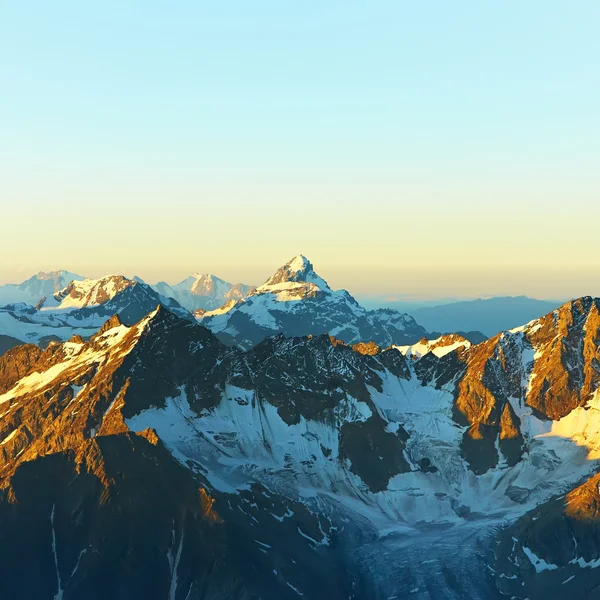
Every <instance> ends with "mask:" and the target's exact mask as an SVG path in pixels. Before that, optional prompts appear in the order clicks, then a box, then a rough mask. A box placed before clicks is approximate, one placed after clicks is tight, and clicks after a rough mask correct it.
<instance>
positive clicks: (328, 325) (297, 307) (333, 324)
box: [198, 255, 426, 348]
mask: <svg viewBox="0 0 600 600" xmlns="http://www.w3.org/2000/svg"><path fill="white" fill-rule="evenodd" d="M198 319H199V321H200V322H201V323H202V324H203V325H204V326H205V327H208V328H209V329H210V330H211V331H213V332H214V333H215V334H216V335H217V336H218V337H219V339H220V340H222V341H223V342H224V343H226V344H229V345H234V344H235V345H238V346H240V347H242V348H250V347H252V346H253V345H255V344H257V343H259V342H260V341H262V340H264V339H265V338H267V337H269V336H272V335H275V334H277V333H285V335H286V336H288V337H293V336H302V335H309V334H312V335H319V334H322V333H329V334H330V335H333V336H335V337H336V338H338V339H340V340H343V341H345V342H347V343H349V344H352V343H357V342H361V341H363V342H368V341H372V342H375V343H376V344H378V345H380V346H383V347H385V346H390V345H392V344H405V343H413V342H416V341H417V340H419V339H420V338H422V337H423V336H424V335H426V331H425V330H424V329H423V328H422V327H421V326H420V325H419V324H418V323H416V322H415V320H414V319H413V318H412V317H410V316H408V315H406V314H402V313H399V312H397V311H395V310H392V309H379V310H373V311H367V310H366V309H364V308H363V307H362V306H361V305H360V304H358V302H357V301H356V300H355V299H354V298H353V297H352V296H351V295H350V294H349V293H348V292H347V291H346V290H337V291H334V290H332V289H331V288H330V287H329V285H328V284H327V282H326V281H325V280H324V279H323V278H322V277H320V276H319V275H317V273H316V272H315V271H314V269H313V265H312V263H311V262H310V261H309V260H308V259H307V258H305V257H304V256H301V255H300V256H297V257H295V258H293V259H292V260H291V261H289V262H288V263H286V264H285V265H284V266H282V267H281V268H280V269H278V271H277V272H276V273H275V274H274V275H273V276H271V277H270V278H269V279H268V280H267V281H266V282H265V283H264V284H263V285H261V286H259V287H258V288H257V289H256V290H254V291H253V292H251V293H250V294H249V295H248V296H247V297H246V298H245V299H241V300H238V301H230V302H228V303H227V304H225V305H224V306H223V307H221V308H219V309H217V310H214V311H209V312H206V313H201V314H199V315H198Z"/></svg>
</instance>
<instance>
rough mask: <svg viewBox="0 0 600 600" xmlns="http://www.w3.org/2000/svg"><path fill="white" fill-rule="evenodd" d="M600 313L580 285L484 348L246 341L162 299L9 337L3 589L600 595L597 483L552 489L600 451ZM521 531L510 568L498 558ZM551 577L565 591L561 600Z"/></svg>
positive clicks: (0, 501)
mask: <svg viewBox="0 0 600 600" xmlns="http://www.w3.org/2000/svg"><path fill="white" fill-rule="evenodd" d="M300 283H306V282H305V281H303V280H302V281H300ZM308 283H310V282H308ZM280 284H281V281H278V282H275V283H271V284H269V285H280ZM599 306H600V301H598V300H596V299H592V298H582V299H580V300H577V301H574V302H571V303H568V304H566V305H564V306H562V307H561V308H560V309H558V310H557V311H554V312H553V313H550V314H549V315H547V316H545V317H543V318H542V319H540V320H538V321H536V322H534V323H530V324H528V325H527V326H525V327H522V328H517V329H515V330H513V331H510V332H505V333H503V334H500V335H497V336H496V337H494V338H492V339H490V340H487V341H485V342H483V343H482V344H478V345H470V344H469V343H468V342H467V341H466V340H464V339H463V338H459V337H458V336H455V337H448V338H446V339H440V340H436V341H435V342H434V343H421V345H417V346H418V348H417V347H416V346H415V347H412V348H411V350H410V352H409V351H408V350H406V349H395V348H390V349H387V350H381V349H379V348H378V347H377V346H376V345H375V344H372V343H371V344H364V343H361V344H357V345H356V346H354V347H350V346H348V345H346V344H345V343H343V342H341V341H339V340H336V339H335V338H330V337H329V336H327V335H322V336H313V337H303V338H285V337H284V336H281V335H280V336H275V337H272V338H269V339H266V340H264V341H263V342H262V343H259V344H257V345H256V346H255V347H254V348H252V349H251V350H249V351H246V352H244V351H241V350H238V349H236V348H230V347H227V346H225V345H223V344H222V343H221V342H220V341H219V340H218V339H217V338H216V337H215V336H214V335H213V334H212V333H211V332H210V331H208V330H207V329H205V328H204V327H201V326H199V325H197V324H196V323H194V322H192V321H190V320H186V319H181V318H179V317H178V316H176V315H175V314H173V313H172V312H171V311H169V310H167V309H165V308H164V307H160V306H159V308H158V309H155V310H153V311H152V312H151V313H149V314H148V315H146V316H145V317H144V318H143V319H142V320H141V321H139V322H138V323H137V324H135V325H132V326H127V325H124V324H122V323H121V321H120V319H119V318H118V317H114V318H111V319H109V320H108V321H107V323H106V324H105V325H104V326H103V327H102V329H101V330H100V331H99V332H97V333H96V334H95V335H94V336H92V338H91V339H90V340H89V341H88V342H84V341H83V340H82V339H81V338H78V337H74V338H73V339H72V340H70V341H68V342H66V343H62V344H51V345H50V346H48V348H47V349H46V350H42V349H40V348H39V347H38V346H34V345H24V346H19V347H16V348H12V349H10V350H9V351H8V352H7V353H6V354H5V355H4V356H3V357H1V358H0V406H1V408H2V411H1V412H2V417H1V418H0V489H1V490H2V491H1V493H0V564H2V565H3V568H2V571H3V572H2V581H3V589H4V590H8V591H9V592H10V597H11V598H32V597H35V598H41V599H44V598H56V597H60V598H63V600H68V599H69V598H81V597H91V598H108V597H111V598H113V597H116V598H119V597H122V598H142V597H143V598H176V599H178V598H240V599H241V598H297V597H300V596H301V597H305V598H323V597H328V598H329V597H331V598H348V597H354V598H389V597H390V596H393V595H397V596H399V597H406V596H407V595H408V594H410V593H412V594H413V595H415V597H417V598H465V597H469V598H493V597H496V595H497V594H498V593H499V591H498V590H502V591H508V592H509V593H510V594H512V595H513V596H515V597H517V598H524V597H530V598H531V597H536V596H535V590H536V589H538V587H536V586H538V582H539V581H542V582H545V581H546V579H544V578H546V577H547V574H550V575H551V576H553V577H554V575H552V574H556V572H564V573H565V574H566V576H565V578H564V579H567V578H568V577H571V576H573V579H572V580H570V581H577V587H567V584H565V587H564V589H572V590H573V593H575V592H579V591H581V590H584V591H586V593H587V591H589V590H591V589H592V588H593V585H595V584H594V580H593V576H592V577H591V578H590V577H587V574H588V573H590V572H591V571H593V569H590V568H588V567H589V564H588V563H590V564H591V563H593V561H595V560H596V558H598V556H597V555H596V552H597V550H596V542H595V539H596V537H595V536H596V533H595V525H594V523H595V520H596V511H595V508H594V507H595V503H596V500H597V498H596V496H597V481H596V479H595V478H592V479H591V480H590V481H589V482H588V483H586V484H585V485H584V486H583V487H582V488H580V489H578V490H575V491H573V492H572V493H571V494H569V495H568V496H567V497H566V499H565V498H558V499H554V500H552V499H551V498H552V497H553V496H555V495H557V494H559V493H562V492H563V490H565V489H566V490H569V489H573V488H574V487H575V486H577V485H578V484H579V482H580V481H581V480H582V479H584V478H585V477H586V476H588V477H589V476H590V475H591V474H592V473H593V471H594V469H595V468H596V467H597V462H596V458H597V456H600V454H598V452H599V451H600V444H599V442H598V439H600V438H598V436H597V435H596V432H597V431H600V407H598V406H597V389H598V384H599V381H600V379H599V374H600V367H599V365H600V360H599V350H598V341H599V340H600V318H599ZM404 354H406V356H404ZM536 507H537V508H536ZM532 511H534V512H532ZM542 519H543V520H544V521H545V522H548V523H553V524H554V527H555V531H556V537H552V536H551V535H550V534H547V533H546V532H547V529H546V528H543V529H540V524H539V522H540V521H542ZM511 522H513V523H514V524H513V525H512V526H511V528H510V529H508V530H507V532H506V533H501V534H500V535H501V538H500V545H499V546H498V550H497V566H496V572H495V575H494V574H493V573H491V571H489V569H486V568H485V564H486V563H488V564H489V562H490V561H492V560H493V558H492V555H493V553H494V551H495V550H496V546H495V543H494V538H495V535H496V533H497V532H498V529H499V528H502V527H504V526H506V525H507V524H508V523H511ZM569 532H572V533H573V535H574V541H573V542H569V544H571V545H568V544H567V545H565V544H566V542H565V540H567V537H568V533H569ZM506 536H509V537H506ZM513 537H514V538H515V539H516V540H517V541H516V542H512V538H513ZM569 539H570V538H569ZM561 540H562V541H561ZM563 542H564V543H563ZM457 548H460V549H461V550H460V551H457ZM426 557H427V558H426ZM535 557H538V558H539V559H540V560H542V561H545V562H544V563H542V562H539V561H538V559H536V558H535ZM580 559H581V560H580ZM536 561H538V562H536ZM544 564H548V565H553V567H549V568H547V569H541V567H540V566H543V565H544ZM554 567H556V568H554ZM561 569H563V571H561ZM32 573H35V577H33V576H32V575H31V574H32ZM548 581H549V582H550V583H549V584H548V585H546V583H543V586H546V587H542V588H539V589H547V590H548V595H546V596H545V597H549V598H553V597H556V598H558V597H562V596H561V595H560V594H558V592H556V593H555V591H556V590H553V588H552V585H555V586H556V580H555V579H551V580H548ZM521 584H524V585H521ZM540 585H541V584H540ZM561 585H562V584H561ZM569 585H575V584H571V583H569ZM415 590H416V591H415ZM562 591H563V588H561V589H560V592H561V593H562ZM553 594H554V595H553ZM540 597H541V596H540Z"/></svg>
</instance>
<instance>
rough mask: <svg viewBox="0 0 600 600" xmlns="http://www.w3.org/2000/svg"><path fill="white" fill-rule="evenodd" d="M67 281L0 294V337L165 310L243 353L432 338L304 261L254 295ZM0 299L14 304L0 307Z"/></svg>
mask: <svg viewBox="0 0 600 600" xmlns="http://www.w3.org/2000/svg"><path fill="white" fill-rule="evenodd" d="M50 275H52V276H51V277H50ZM71 275H72V274H69V273H68V272H66V271H58V272H55V273H53V274H46V273H39V274H38V275H37V276H34V277H32V278H31V279H29V280H27V281H25V282H24V283H22V284H21V285H18V286H17V285H8V286H0V335H5V336H10V337H12V338H16V339H17V340H21V341H23V342H33V343H38V344H39V343H41V344H42V345H44V344H46V343H48V342H49V341H52V340H54V341H57V340H63V341H64V340H66V339H68V338H69V337H71V336H72V335H74V334H76V335H80V336H82V337H83V338H86V337H89V336H91V335H92V334H93V333H94V332H95V331H96V330H97V329H98V328H99V327H100V326H101V325H102V323H103V322H104V321H106V319H108V317H110V316H111V315H113V314H118V315H119V316H120V317H121V319H122V320H123V322H124V323H127V324H131V323H134V322H136V321H137V320H139V319H140V318H142V316H144V315H145V314H147V313H148V312H149V311H150V310H151V309H152V308H153V307H155V306H156V305H158V304H162V305H163V306H166V307H167V308H170V309H171V310H174V311H175V312H177V313H178V314H179V315H180V316H183V317H184V318H189V319H192V318H194V317H195V318H197V319H198V320H199V321H200V322H201V323H202V324H203V325H205V326H206V327H207V328H209V329H211V331H213V332H214V333H215V334H216V335H217V336H218V337H219V339H220V340H221V341H223V342H224V343H226V344H228V345H231V346H234V345H235V346H239V347H241V348H246V349H247V348H250V347H252V346H253V345H255V344H257V343H259V342H260V341H262V340H264V339H265V338H267V337H269V336H272V335H275V334H277V333H284V334H285V335H286V336H288V337H289V336H298V335H319V334H322V333H329V334H331V335H333V336H335V337H337V338H338V339H340V340H342V341H344V342H347V343H358V342H361V341H364V342H370V341H372V342H374V343H376V344H378V345H381V346H390V345H392V344H406V343H408V344H410V343H414V342H416V341H418V340H419V339H421V338H423V337H427V336H428V335H429V336H430V337H431V335H430V334H428V332H427V331H426V330H425V329H424V328H423V327H421V326H420V325H419V324H418V323H417V322H416V321H415V320H414V319H413V318H412V317H410V316H409V315H407V314H404V313H399V312H397V311H395V310H392V309H379V310H370V311H369V310H366V309H365V308H363V307H362V306H361V305H360V304H359V303H358V302H357V301H356V300H355V299H354V298H353V297H352V296H351V295H350V294H349V293H348V292H347V291H345V290H336V291H334V290H332V289H331V288H330V287H329V285H328V284H327V283H326V282H325V280H324V279H323V278H322V277H320V276H319V275H318V274H317V273H316V272H315V271H314V268H313V266H312V263H310V261H309V260H308V259H306V258H305V257H304V256H297V257H295V258H294V259H292V260H291V261H289V262H288V263H286V264H285V265H284V266H282V267H281V268H280V269H278V270H277V272H276V273H275V274H274V275H273V276H272V277H270V278H269V279H268V280H267V281H266V282H265V283H264V284H263V285H261V286H259V287H258V288H254V287H252V286H248V285H244V284H230V283H227V282H225V281H223V280H221V279H219V278H217V277H215V276H214V275H194V276H192V277H189V278H187V279H185V280H184V281H183V282H181V283H180V284H178V285H175V286H172V287H171V286H169V285H168V284H166V283H164V282H161V283H158V284H156V285H148V284H146V283H144V282H143V281H142V280H141V279H140V278H137V277H134V278H132V279H128V278H126V277H124V276H122V275H109V276H106V277H102V278H100V279H84V278H81V277H77V278H76V279H73V280H71V281H69V282H68V283H67V284H66V285H65V286H64V287H62V288H61V287H60V285H62V284H63V283H65V282H66V281H67V280H68V279H69V277H70V276H71ZM57 288H58V289H57ZM40 294H43V295H41V296H40ZM3 299H4V300H10V301H11V303H8V304H6V305H4V306H1V304H2V300H3ZM215 307H216V308H215ZM192 315H194V316H192ZM465 335H467V337H469V334H465ZM473 335H474V336H475V338H477V337H478V335H479V334H477V333H476V332H473ZM479 337H482V336H480V335H479ZM470 339H471V338H470ZM476 341H478V340H476Z"/></svg>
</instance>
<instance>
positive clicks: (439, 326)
mask: <svg viewBox="0 0 600 600" xmlns="http://www.w3.org/2000/svg"><path fill="white" fill-rule="evenodd" d="M560 304H561V303H560V302H559V301H551V300H536V299H534V298H528V297H527V296H501V297H497V298H489V299H485V300H482V299H481V298H479V299H477V300H465V301H461V302H453V303H451V304H443V305H439V306H424V307H422V308H417V309H414V310H411V311H409V314H410V315H411V316H413V317H414V318H415V319H416V320H417V322H418V323H419V324H420V325H422V326H423V327H424V328H425V329H427V330H428V331H439V332H442V333H448V332H453V331H459V330H460V331H481V332H482V333H484V334H485V335H487V336H489V337H491V336H493V335H496V334H497V333H498V332H499V331H504V330H507V329H512V328H513V327H517V326H519V325H522V324H523V323H527V322H528V321H531V320H532V319H537V318H539V317H541V316H542V315H545V314H547V313H549V312H551V311H553V310H554V309H556V308H558V307H559V306H560Z"/></svg>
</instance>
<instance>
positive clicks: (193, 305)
mask: <svg viewBox="0 0 600 600" xmlns="http://www.w3.org/2000/svg"><path fill="white" fill-rule="evenodd" d="M152 288H153V289H154V290H156V291H157V292H158V293H159V294H162V295H163V296H165V297H166V298H174V299H175V300H177V302H178V303H179V304H181V306H183V307H184V308H187V310H189V311H190V312H193V311H195V310H214V309H216V308H219V307H221V306H223V304H225V303H226V302H229V301H232V300H233V301H237V300H241V299H243V298H245V297H246V296H247V295H248V294H249V293H250V292H252V291H253V290H254V289H255V288H254V286H250V285H246V284H244V283H229V282H228V281H225V280H223V279H220V278H219V277H217V276H216V275H213V274H212V273H209V274H205V273H194V275H192V276H191V277H187V278H186V279H184V280H183V281H182V282H181V283H178V284H177V285H173V286H171V285H169V284H168V283H165V282H164V281H161V282H159V283H157V284H156V285H153V286H152Z"/></svg>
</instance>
